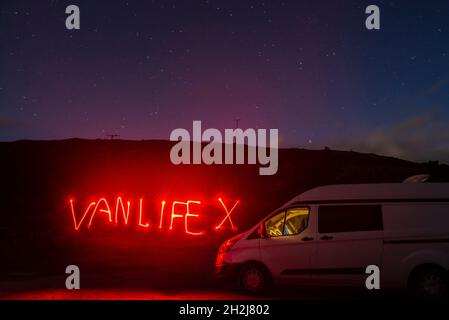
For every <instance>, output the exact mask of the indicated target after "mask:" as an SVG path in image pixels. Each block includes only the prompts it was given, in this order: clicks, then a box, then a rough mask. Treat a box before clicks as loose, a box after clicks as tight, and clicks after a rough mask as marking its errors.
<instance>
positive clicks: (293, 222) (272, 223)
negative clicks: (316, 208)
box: [265, 208, 309, 238]
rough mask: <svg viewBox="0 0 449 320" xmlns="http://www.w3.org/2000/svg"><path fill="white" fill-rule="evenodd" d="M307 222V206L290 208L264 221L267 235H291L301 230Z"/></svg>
mask: <svg viewBox="0 0 449 320" xmlns="http://www.w3.org/2000/svg"><path fill="white" fill-rule="evenodd" d="M308 222H309V209H308V208H291V209H288V210H287V212H285V211H282V212H279V213H277V214H275V215H274V216H272V217H271V218H269V219H267V220H266V221H265V230H266V234H267V236H268V237H270V238H271V237H279V236H291V235H295V234H299V233H301V232H303V231H304V230H305V229H306V228H307V225H308Z"/></svg>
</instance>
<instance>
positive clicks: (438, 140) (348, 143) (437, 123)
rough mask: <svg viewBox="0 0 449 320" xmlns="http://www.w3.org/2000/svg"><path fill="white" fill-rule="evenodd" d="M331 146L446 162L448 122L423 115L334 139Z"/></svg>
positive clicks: (448, 133)
mask: <svg viewBox="0 0 449 320" xmlns="http://www.w3.org/2000/svg"><path fill="white" fill-rule="evenodd" d="M331 146H332V147H333V148H336V149H345V150H348V149H350V150H355V151H360V152H369V153H376V154H382V155H386V156H393V157H398V158H402V159H407V160H412V161H419V162H424V161H429V160H438V161H441V162H444V163H449V123H447V121H444V120H441V119H438V118H436V117H434V116H432V114H423V115H419V116H415V117H411V118H408V119H405V120H403V121H401V122H399V123H397V124H395V125H393V126H390V127H388V128H385V129H382V130H376V131H372V132H369V133H367V134H362V135H359V136H356V137H352V138H348V139H344V140H339V141H336V142H335V143H333V144H331Z"/></svg>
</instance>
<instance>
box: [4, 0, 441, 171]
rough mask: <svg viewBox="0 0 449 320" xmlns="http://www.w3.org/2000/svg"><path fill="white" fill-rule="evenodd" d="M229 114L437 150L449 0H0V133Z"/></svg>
mask: <svg viewBox="0 0 449 320" xmlns="http://www.w3.org/2000/svg"><path fill="white" fill-rule="evenodd" d="M70 4H76V5H78V6H79V8H80V11H81V29H80V30H67V29H66V28H65V19H66V17H67V14H65V8H66V6H68V5H70ZM369 4H376V5H378V6H379V7H380V12H381V30H376V31H369V30H367V29H366V28H365V19H366V17H367V15H366V14H365V8H366V6H367V5H369ZM236 119H239V126H240V127H241V128H267V129H268V128H278V129H279V134H280V145H281V146H284V147H305V148H311V149H317V148H322V147H324V146H329V147H331V148H335V149H343V150H355V151H362V152H374V153H378V154H384V155H389V156H396V157H401V158H405V159H409V160H414V161H428V160H439V161H442V162H446V163H449V2H448V1H445V0H441V1H440V0H429V1H405V0H404V1H376V0H373V1H362V0H353V1H324V0H321V1H319V0H314V1H300V0H285V1H281V0H279V1H268V0H267V1H245V0H226V1H225V0H223V1H218V0H198V1H195V0H191V1H187V0H185V1H174V0H173V1H168V0H167V1H162V0H153V1H150V0H147V1H144V0H141V1H138V0H129V1H100V0H95V1H94V0H89V1H87V0H71V1H63V0H48V1H45V0H39V1H31V0H28V1H23V0H0V141H14V140H19V139H65V138H72V137H79V138H89V139H96V138H107V134H119V135H120V138H122V139H137V140H140V139H168V138H169V135H170V132H171V131H172V130H173V129H175V128H186V129H189V128H191V126H192V121H193V120H202V122H203V127H213V128H218V129H221V130H222V129H224V128H234V127H235V126H236ZM190 130H191V129H190Z"/></svg>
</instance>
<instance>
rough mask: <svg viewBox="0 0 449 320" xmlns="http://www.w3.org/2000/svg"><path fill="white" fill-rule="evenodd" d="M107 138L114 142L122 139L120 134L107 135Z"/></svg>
mask: <svg viewBox="0 0 449 320" xmlns="http://www.w3.org/2000/svg"><path fill="white" fill-rule="evenodd" d="M106 137H108V138H110V139H111V140H114V138H117V137H120V135H119V134H107V135H106Z"/></svg>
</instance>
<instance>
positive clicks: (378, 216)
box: [318, 205, 383, 233]
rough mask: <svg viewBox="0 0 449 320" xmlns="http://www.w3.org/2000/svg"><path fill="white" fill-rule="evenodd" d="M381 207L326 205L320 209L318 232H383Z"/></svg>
mask: <svg viewBox="0 0 449 320" xmlns="http://www.w3.org/2000/svg"><path fill="white" fill-rule="evenodd" d="M382 229H383V227H382V208H381V206H380V205H325V206H320V207H319V209H318V232H319V233H336V232H357V231H376V230H382Z"/></svg>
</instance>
